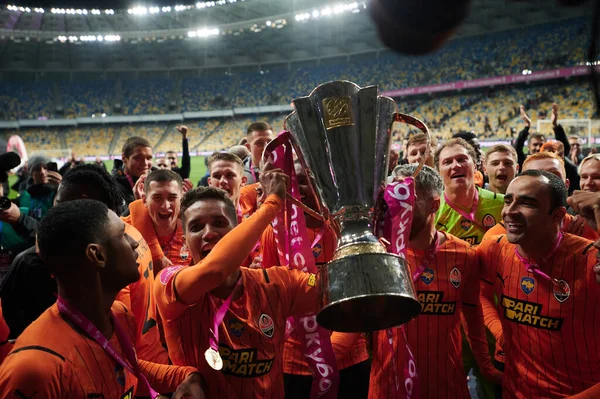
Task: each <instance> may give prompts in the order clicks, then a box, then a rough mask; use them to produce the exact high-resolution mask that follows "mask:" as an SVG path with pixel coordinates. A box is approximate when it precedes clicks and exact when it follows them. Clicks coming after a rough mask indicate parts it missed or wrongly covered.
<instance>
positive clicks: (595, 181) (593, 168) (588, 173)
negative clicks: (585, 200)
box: [579, 159, 600, 193]
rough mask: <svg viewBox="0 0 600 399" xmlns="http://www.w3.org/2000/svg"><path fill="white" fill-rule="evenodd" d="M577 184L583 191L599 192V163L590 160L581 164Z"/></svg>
mask: <svg viewBox="0 0 600 399" xmlns="http://www.w3.org/2000/svg"><path fill="white" fill-rule="evenodd" d="M579 183H580V185H581V189H582V190H583V191H591V192H594V193H595V192H596V191H600V161H596V160H595V159H590V160H589V161H587V162H586V163H584V164H583V166H582V167H581V178H580V180H579Z"/></svg>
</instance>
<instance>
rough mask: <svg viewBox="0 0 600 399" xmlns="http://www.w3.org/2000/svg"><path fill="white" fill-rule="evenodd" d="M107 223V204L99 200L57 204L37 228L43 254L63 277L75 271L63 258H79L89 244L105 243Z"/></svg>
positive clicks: (56, 272) (52, 270)
mask: <svg viewBox="0 0 600 399" xmlns="http://www.w3.org/2000/svg"><path fill="white" fill-rule="evenodd" d="M108 224H109V218H108V207H107V206H106V205H104V204H103V203H102V202H100V201H95V200H89V199H80V200H75V201H68V202H63V203H61V204H58V205H56V206H54V207H52V208H50V210H49V211H48V213H46V215H45V216H44V218H43V219H42V221H41V222H40V225H39V227H38V232H37V242H38V248H39V253H40V257H41V258H42V260H43V261H44V263H45V264H46V265H47V266H48V268H49V269H50V271H51V272H52V273H53V274H55V275H56V276H57V277H59V278H60V276H61V275H63V274H65V273H69V272H72V270H69V265H68V264H67V263H66V262H64V260H65V259H79V258H81V257H83V256H84V251H85V248H86V247H87V246H88V245H89V244H90V243H94V242H97V243H99V242H102V241H103V239H104V235H105V232H106V228H107V226H108Z"/></svg>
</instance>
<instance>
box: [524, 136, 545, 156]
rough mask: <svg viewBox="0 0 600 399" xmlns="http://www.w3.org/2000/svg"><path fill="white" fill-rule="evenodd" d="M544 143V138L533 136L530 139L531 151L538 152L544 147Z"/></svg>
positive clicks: (529, 146) (532, 152) (531, 152)
mask: <svg viewBox="0 0 600 399" xmlns="http://www.w3.org/2000/svg"><path fill="white" fill-rule="evenodd" d="M543 144H544V140H542V139H541V138H539V137H536V138H533V139H530V140H529V145H528V148H529V153H530V154H537V153H538V152H540V150H541V149H542V145H543Z"/></svg>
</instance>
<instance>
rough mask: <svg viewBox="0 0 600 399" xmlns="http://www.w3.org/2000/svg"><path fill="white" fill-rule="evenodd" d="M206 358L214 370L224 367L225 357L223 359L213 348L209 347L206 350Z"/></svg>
mask: <svg viewBox="0 0 600 399" xmlns="http://www.w3.org/2000/svg"><path fill="white" fill-rule="evenodd" d="M204 358H205V359H206V362H207V363H208V365H209V366H210V367H212V368H213V369H214V370H221V369H222V368H223V359H221V355H219V352H217V351H216V350H214V349H213V348H208V349H207V350H206V352H204Z"/></svg>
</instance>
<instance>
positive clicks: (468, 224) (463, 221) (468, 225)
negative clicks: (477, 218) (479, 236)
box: [460, 219, 473, 231]
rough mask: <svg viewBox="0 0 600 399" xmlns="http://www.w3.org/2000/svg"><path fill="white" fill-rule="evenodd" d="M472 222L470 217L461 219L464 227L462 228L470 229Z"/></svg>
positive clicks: (461, 224)
mask: <svg viewBox="0 0 600 399" xmlns="http://www.w3.org/2000/svg"><path fill="white" fill-rule="evenodd" d="M472 224H473V223H471V221H470V220H469V219H463V220H461V221H460V227H462V229H463V230H464V231H467V230H469V229H470V228H471V225H472Z"/></svg>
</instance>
